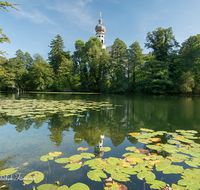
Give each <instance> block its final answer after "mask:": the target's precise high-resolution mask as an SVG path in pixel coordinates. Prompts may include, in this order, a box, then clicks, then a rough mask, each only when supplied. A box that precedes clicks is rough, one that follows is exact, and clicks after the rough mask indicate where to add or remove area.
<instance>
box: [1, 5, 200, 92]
mask: <svg viewBox="0 0 200 190" xmlns="http://www.w3.org/2000/svg"><path fill="white" fill-rule="evenodd" d="M6 3H7V4H6ZM7 6H8V7H9V6H11V7H12V8H13V5H12V4H9V3H8V2H4V4H3V3H2V2H1V6H0V8H1V9H6V7H7ZM14 8H15V7H14ZM6 10H7V9H6ZM3 42H9V38H8V37H7V36H6V35H5V34H3V33H2V29H1V28H0V43H3ZM49 47H50V51H49V53H48V60H44V58H43V57H42V56H41V55H40V54H38V53H36V54H34V55H33V57H32V56H31V55H30V54H29V53H28V52H23V51H22V50H20V49H18V50H17V51H16V54H15V55H16V56H15V57H13V58H9V59H7V58H6V57H5V53H4V52H3V51H1V52H0V90H1V91H11V90H16V89H17V90H22V91H58V92H63V91H76V92H100V93H136V92H141V93H147V94H200V34H197V35H195V36H190V37H189V38H188V39H186V40H185V41H184V42H183V43H182V44H181V45H180V43H178V42H177V40H176V39H175V36H174V34H173V30H172V28H171V27H169V28H166V29H164V28H161V27H158V28H157V29H155V30H154V31H152V32H148V33H147V36H146V43H145V47H146V48H148V49H150V52H149V54H146V55H144V54H143V50H142V49H141V46H140V44H139V42H138V41H135V42H133V43H132V44H131V45H130V46H129V47H127V45H126V44H125V43H124V42H123V41H122V40H121V39H119V38H117V39H115V41H114V43H113V45H112V48H111V51H110V52H107V51H106V50H105V49H102V43H101V42H100V40H99V39H98V38H97V37H90V39H89V40H88V41H87V42H84V41H83V40H80V39H77V40H76V41H75V51H74V52H73V53H72V54H71V53H70V52H69V51H65V50H64V49H65V45H64V41H63V39H62V37H61V36H60V35H59V34H57V35H56V36H55V38H54V39H52V41H51V42H50V45H49Z"/></svg>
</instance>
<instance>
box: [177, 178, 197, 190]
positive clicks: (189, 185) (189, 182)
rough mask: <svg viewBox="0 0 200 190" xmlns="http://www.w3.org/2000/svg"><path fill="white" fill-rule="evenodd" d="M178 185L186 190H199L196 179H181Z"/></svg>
mask: <svg viewBox="0 0 200 190" xmlns="http://www.w3.org/2000/svg"><path fill="white" fill-rule="evenodd" d="M178 184H179V185H183V186H186V189H192V190H199V189H200V183H199V180H196V179H181V180H179V181H178Z"/></svg>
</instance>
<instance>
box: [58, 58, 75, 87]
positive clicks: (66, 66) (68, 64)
mask: <svg viewBox="0 0 200 190" xmlns="http://www.w3.org/2000/svg"><path fill="white" fill-rule="evenodd" d="M62 60H63V61H62V62H61V64H60V66H59V67H58V74H57V78H58V79H57V80H58V86H59V87H60V91H63V90H67V89H68V88H69V87H70V78H71V76H72V72H73V62H72V61H71V60H69V59H67V58H66V57H63V58H62Z"/></svg>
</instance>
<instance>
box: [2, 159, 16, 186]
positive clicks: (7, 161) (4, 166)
mask: <svg viewBox="0 0 200 190" xmlns="http://www.w3.org/2000/svg"><path fill="white" fill-rule="evenodd" d="M14 157H15V156H12V157H11V156H9V157H7V158H5V159H3V160H1V161H0V171H1V170H4V169H6V168H7V167H8V166H7V164H9V163H11V161H10V160H11V159H13V158H14ZM10 184H11V182H10V181H2V180H0V187H2V186H5V187H4V188H3V189H7V190H9V189H10V187H7V186H8V185H10Z"/></svg>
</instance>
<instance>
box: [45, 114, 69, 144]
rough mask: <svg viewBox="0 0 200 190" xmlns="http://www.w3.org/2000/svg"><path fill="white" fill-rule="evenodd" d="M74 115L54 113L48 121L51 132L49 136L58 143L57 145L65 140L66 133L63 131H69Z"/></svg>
mask: <svg viewBox="0 0 200 190" xmlns="http://www.w3.org/2000/svg"><path fill="white" fill-rule="evenodd" d="M72 119H73V117H72V116H71V117H64V116H63V115H61V114H53V115H52V117H51V118H50V119H49V121H48V126H49V127H48V129H49V131H50V132H51V134H50V135H48V136H49V138H50V140H51V141H52V142H55V143H56V147H59V146H60V145H61V143H62V141H63V137H64V134H62V132H63V131H69V128H70V126H69V124H70V123H71V121H72Z"/></svg>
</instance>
